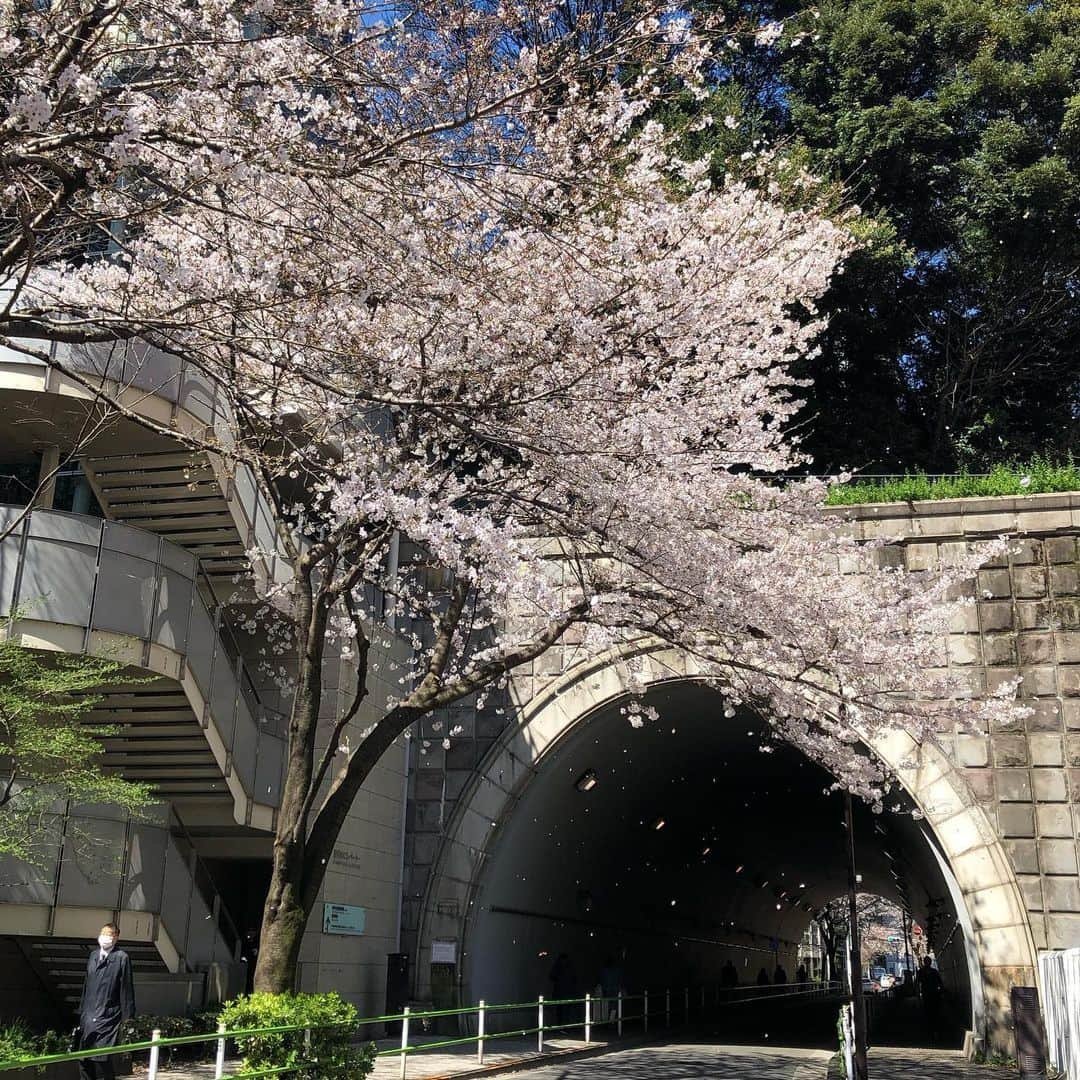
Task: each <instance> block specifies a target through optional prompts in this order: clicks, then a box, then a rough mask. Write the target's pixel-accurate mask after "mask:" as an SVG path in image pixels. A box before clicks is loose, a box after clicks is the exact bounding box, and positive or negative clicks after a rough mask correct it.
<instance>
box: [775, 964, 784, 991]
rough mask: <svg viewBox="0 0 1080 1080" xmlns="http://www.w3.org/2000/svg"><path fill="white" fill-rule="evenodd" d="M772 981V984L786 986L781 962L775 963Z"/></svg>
mask: <svg viewBox="0 0 1080 1080" xmlns="http://www.w3.org/2000/svg"><path fill="white" fill-rule="evenodd" d="M772 981H773V985H774V986H787V972H786V971H785V970H784V965H783V964H779V963H778V964H777V965H776V970H775V971H774V972H773V979H772Z"/></svg>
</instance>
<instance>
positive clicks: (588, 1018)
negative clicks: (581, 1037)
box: [585, 994, 592, 1045]
mask: <svg viewBox="0 0 1080 1080" xmlns="http://www.w3.org/2000/svg"><path fill="white" fill-rule="evenodd" d="M591 1042H592V994H586V995H585V1043H586V1045H588V1044H589V1043H591Z"/></svg>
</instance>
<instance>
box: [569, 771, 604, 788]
mask: <svg viewBox="0 0 1080 1080" xmlns="http://www.w3.org/2000/svg"><path fill="white" fill-rule="evenodd" d="M598 783H600V778H599V777H598V776H597V775H596V773H595V772H593V770H592V769H586V770H585V771H584V772H583V773H582V774H581V775H580V776H579V777H578V778H577V779H576V780H575V781H574V787H576V788H577V789H578V791H592V789H593V788H594V787H596V785H597V784H598Z"/></svg>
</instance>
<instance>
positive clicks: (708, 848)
mask: <svg viewBox="0 0 1080 1080" xmlns="http://www.w3.org/2000/svg"><path fill="white" fill-rule="evenodd" d="M710 851H712V848H711V847H707V848H704V849H702V852H701V857H702V858H703V859H704V858H705V856H706V855H708V854H709V852H710Z"/></svg>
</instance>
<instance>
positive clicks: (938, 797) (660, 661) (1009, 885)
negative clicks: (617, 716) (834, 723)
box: [415, 645, 1037, 1048]
mask: <svg viewBox="0 0 1080 1080" xmlns="http://www.w3.org/2000/svg"><path fill="white" fill-rule="evenodd" d="M631 659H634V660H635V662H636V665H638V666H639V668H640V679H641V681H642V682H643V684H644V685H645V686H646V687H647V688H652V687H658V686H660V685H661V684H663V683H667V682H675V681H678V682H683V681H703V672H702V670H701V668H700V667H699V665H698V663H697V661H696V660H695V659H694V658H693V657H692V656H690V655H688V654H686V653H683V652H681V651H678V650H675V649H671V648H668V647H666V646H648V645H637V646H627V647H622V648H619V649H615V650H612V651H610V652H609V653H607V654H605V655H602V656H600V657H597V658H595V659H593V660H590V661H589V662H586V663H581V664H578V665H576V666H574V667H572V668H570V669H569V670H567V671H566V672H564V673H563V674H562V675H560V676H557V677H555V678H553V679H552V680H551V681H550V682H549V683H548V684H547V685H545V686H544V687H543V688H542V689H541V690H540V691H539V692H537V693H534V694H532V696H528V695H527V694H521V693H518V694H516V695H515V696H516V698H517V706H518V709H517V720H516V722H515V723H511V724H510V725H508V727H507V728H506V729H505V730H504V732H503V734H502V736H501V737H500V739H499V740H498V741H497V742H496V744H495V745H494V746H493V747H492V748H491V750H490V751H489V752H488V754H487V755H486V757H485V759H484V761H483V762H482V763H481V765H480V766H479V767H478V768H477V769H476V770H475V771H474V772H473V774H472V776H471V777H470V779H469V781H468V783H467V784H466V786H465V788H464V789H463V791H462V793H461V795H460V797H459V799H458V800H457V803H456V805H455V808H454V811H453V813H452V814H451V815H450V817H449V819H448V821H447V823H446V828H445V832H444V835H443V837H442V840H441V843H440V845H439V849H438V852H437V854H436V857H435V859H434V861H433V864H432V869H431V873H430V875H429V877H428V880H427V884H426V888H425V890H424V894H423V897H422V900H421V906H420V911H419V918H418V927H417V930H418V933H417V947H418V948H417V955H418V957H427V956H429V955H430V949H431V944H432V942H433V940H435V939H437V938H447V937H448V938H453V939H456V940H458V941H460V942H463V943H465V949H467V942H468V935H469V925H470V918H471V915H472V913H473V908H474V905H475V897H476V894H477V890H478V888H479V885H480V882H481V879H482V876H483V874H484V871H485V867H486V865H487V863H488V861H489V857H490V845H491V838H492V837H493V836H494V835H495V834H496V832H497V830H498V827H499V826H500V825H501V824H502V823H503V822H505V821H506V820H508V818H509V817H510V815H511V814H512V813H513V811H514V808H515V806H516V804H517V803H518V802H519V801H520V799H521V798H522V796H523V794H524V792H525V790H526V789H527V787H528V785H529V783H530V781H531V780H532V778H533V777H534V776H535V775H536V774H537V772H538V765H539V763H540V762H542V760H543V759H544V758H545V756H546V755H547V754H549V753H550V752H552V751H553V750H554V749H555V747H556V746H557V745H558V744H559V743H560V741H561V740H562V739H563V738H564V737H565V736H566V735H567V734H568V733H569V732H571V731H572V730H573V729H574V728H576V727H577V725H579V724H580V723H582V722H586V721H587V720H588V718H589V717H590V716H591V715H593V714H595V713H596V712H597V711H598V710H600V709H602V708H604V707H605V706H610V705H611V704H612V703H613V702H615V701H616V700H617V699H619V698H621V697H625V696H626V693H627V691H626V686H625V684H624V676H623V674H622V672H621V671H620V666H622V667H625V663H626V662H627V661H628V660H631ZM869 745H870V746H871V749H872V750H873V752H874V753H876V754H877V755H878V756H879V757H880V758H881V759H882V760H883V761H884V762H885V763H886V764H887V765H888V766H889V767H890V768H892V769H893V770H894V771H895V772H896V774H897V776H898V778H899V779H900V781H901V783H902V784H903V786H904V788H905V789H906V791H907V794H908V796H909V797H910V798H911V800H912V801H913V803H914V804H915V806H916V807H917V808H918V809H919V810H920V811H921V812H922V814H923V815H924V818H925V822H926V825H927V831H928V832H929V833H930V834H931V835H932V837H933V840H934V842H935V843H936V847H935V848H934V853H935V857H936V858H937V859H938V861H939V862H940V863H941V866H942V871H943V875H944V877H945V879H946V882H947V884H948V888H949V891H950V893H951V895H952V899H953V902H954V904H955V906H956V910H957V915H958V918H959V920H960V923H961V926H962V928H963V929H964V931H965V936H966V940H967V952H968V964H969V970H970V973H971V976H972V977H971V986H972V1014H973V1015H972V1030H973V1032H974V1033H975V1035H976V1037H977V1038H978V1037H983V1036H985V1037H986V1039H987V1042H988V1044H989V1045H992V1046H995V1047H998V1048H1008V1047H1009V1046H1010V1045H1011V1032H1010V1028H1009V1016H1008V1012H1009V1000H1008V998H1009V989H1010V987H1011V986H1012V985H1015V984H1018V983H1019V984H1031V983H1032V982H1033V981H1034V979H1035V978H1036V972H1037V954H1036V949H1035V943H1034V939H1033V936H1032V932H1031V928H1030V925H1029V922H1028V918H1027V914H1026V909H1025V906H1024V903H1023V899H1022V896H1021V892H1020V889H1019V886H1018V883H1017V881H1016V877H1015V874H1014V872H1013V868H1012V864H1011V862H1010V860H1009V859H1008V857H1007V855H1006V853H1005V851H1004V849H1003V846H1002V844H1001V842H1000V839H999V837H998V835H997V833H996V831H995V829H994V827H993V825H992V824H991V822H990V820H989V819H988V817H987V816H986V813H985V812H984V811H983V809H982V808H981V807H980V806H979V805H978V803H977V802H976V800H975V798H974V797H973V795H972V793H971V791H970V789H969V787H968V784H967V782H966V780H965V779H964V776H963V771H962V769H961V768H960V767H959V766H957V765H956V764H955V763H953V762H952V761H950V760H949V759H948V757H946V755H945V754H944V753H943V752H942V751H941V749H940V748H938V747H936V746H933V745H929V744H926V745H922V746H919V745H918V744H916V742H915V741H914V740H913V739H912V738H911V736H909V735H907V734H906V733H904V732H902V731H895V732H891V733H889V734H888V735H887V736H886V737H883V738H878V739H876V740H873V741H872V743H870V744H869ZM932 846H933V845H932ZM426 977H427V970H426V967H425V965H423V964H420V963H418V964H417V965H416V975H415V978H416V981H417V984H418V985H417V991H418V992H419V993H421V994H422V993H424V992H425V991H426V989H427V987H426ZM466 989H467V987H466Z"/></svg>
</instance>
